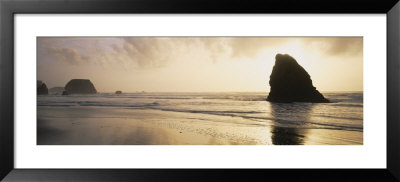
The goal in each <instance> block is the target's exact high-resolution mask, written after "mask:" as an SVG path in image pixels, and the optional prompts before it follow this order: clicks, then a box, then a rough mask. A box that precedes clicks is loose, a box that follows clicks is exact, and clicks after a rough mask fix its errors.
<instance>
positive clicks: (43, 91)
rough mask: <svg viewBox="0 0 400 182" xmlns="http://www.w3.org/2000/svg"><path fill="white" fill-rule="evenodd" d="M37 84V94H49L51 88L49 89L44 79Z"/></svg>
mask: <svg viewBox="0 0 400 182" xmlns="http://www.w3.org/2000/svg"><path fill="white" fill-rule="evenodd" d="M36 86H37V94H38V95H47V94H49V90H48V89H47V86H46V84H45V83H43V82H42V81H40V80H38V81H37V84H36Z"/></svg>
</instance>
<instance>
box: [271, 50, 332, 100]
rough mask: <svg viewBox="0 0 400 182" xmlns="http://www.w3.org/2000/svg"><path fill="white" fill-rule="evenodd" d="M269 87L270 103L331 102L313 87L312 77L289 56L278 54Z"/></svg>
mask: <svg viewBox="0 0 400 182" xmlns="http://www.w3.org/2000/svg"><path fill="white" fill-rule="evenodd" d="M269 85H270V86H271V91H270V93H269V95H268V98H267V100H268V101H270V102H286V103H288V102H313V103H324V102H329V100H328V99H326V98H324V96H323V95H322V94H321V93H320V92H319V91H318V90H317V89H316V88H315V87H314V86H313V84H312V80H311V78H310V75H309V74H308V73H307V71H306V70H305V69H304V68H303V67H302V66H300V65H299V64H298V63H297V61H296V60H295V59H294V58H293V57H291V56H290V55H288V54H277V55H276V56H275V65H274V68H273V70H272V73H271V76H270V80H269Z"/></svg>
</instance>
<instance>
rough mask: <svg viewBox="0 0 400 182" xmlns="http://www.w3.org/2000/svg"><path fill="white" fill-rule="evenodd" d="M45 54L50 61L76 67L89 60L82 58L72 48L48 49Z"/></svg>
mask: <svg viewBox="0 0 400 182" xmlns="http://www.w3.org/2000/svg"><path fill="white" fill-rule="evenodd" d="M46 52H47V54H48V55H49V56H50V57H51V58H52V59H55V60H58V61H62V62H65V63H68V64H70V65H78V64H80V63H82V62H83V61H88V60H89V57H88V56H82V55H81V53H80V52H79V51H77V50H76V49H73V48H57V47H48V48H47V49H46Z"/></svg>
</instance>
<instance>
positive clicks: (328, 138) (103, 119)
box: [37, 106, 363, 145]
mask: <svg viewBox="0 0 400 182" xmlns="http://www.w3.org/2000/svg"><path fill="white" fill-rule="evenodd" d="M362 138H363V133H362V132H360V131H346V130H331V129H307V128H301V129H300V128H288V127H278V126H275V125H274V124H269V123H259V122H258V123H257V122H256V123H243V122H241V120H240V119H238V118H235V117H231V116H204V117H198V114H197V113H179V112H172V111H162V112H160V111H154V110H149V109H129V108H104V107H84V108H81V107H46V106H41V107H38V120H37V144H38V145H327V144H328V145H360V144H361V145H362V141H363V139H362Z"/></svg>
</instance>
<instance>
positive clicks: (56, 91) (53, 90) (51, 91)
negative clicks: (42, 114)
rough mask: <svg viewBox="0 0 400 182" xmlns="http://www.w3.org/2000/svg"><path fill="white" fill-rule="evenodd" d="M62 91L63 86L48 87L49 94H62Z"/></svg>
mask: <svg viewBox="0 0 400 182" xmlns="http://www.w3.org/2000/svg"><path fill="white" fill-rule="evenodd" d="M63 92H64V87H53V88H51V89H49V94H62V93H63Z"/></svg>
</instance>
